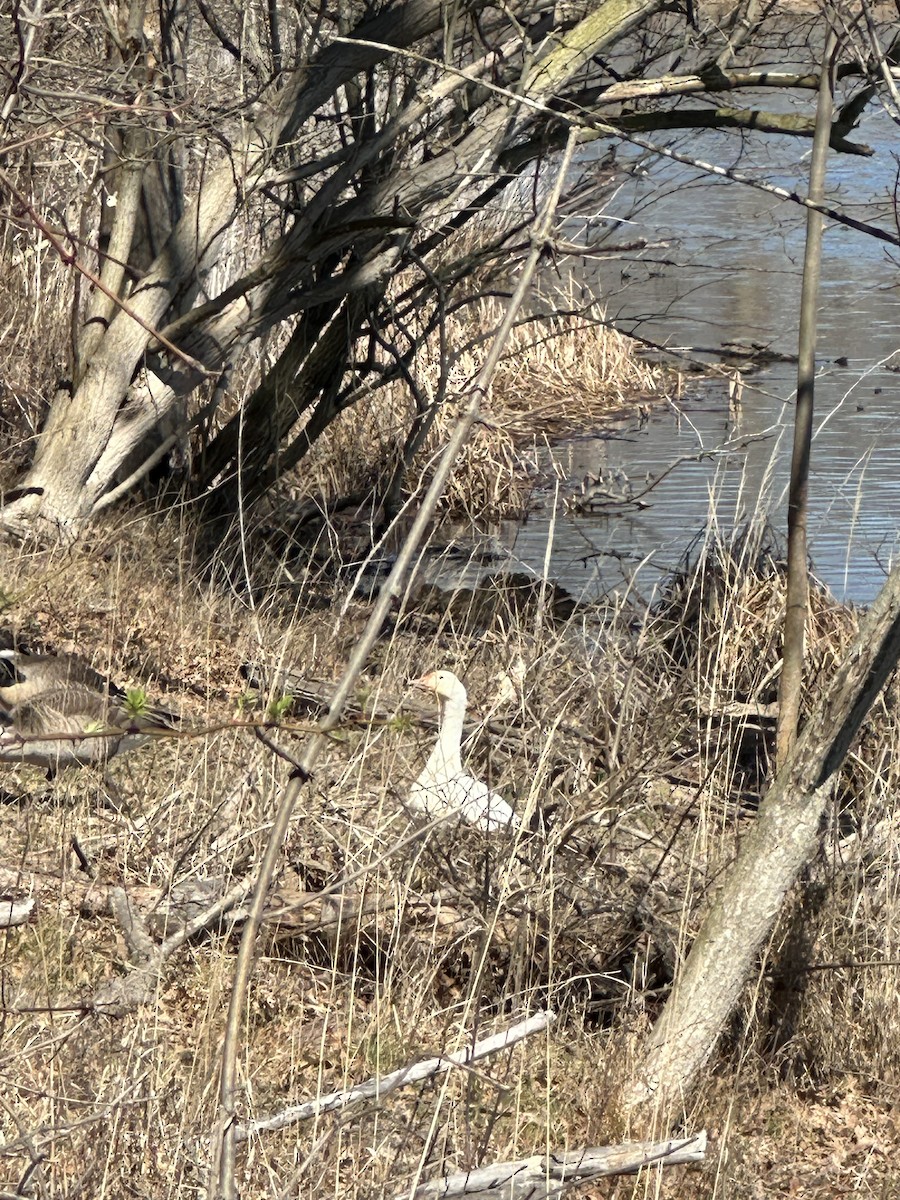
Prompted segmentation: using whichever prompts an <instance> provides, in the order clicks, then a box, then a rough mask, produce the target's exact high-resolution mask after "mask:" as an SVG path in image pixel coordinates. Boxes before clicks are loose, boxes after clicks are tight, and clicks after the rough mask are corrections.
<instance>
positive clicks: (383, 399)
mask: <svg viewBox="0 0 900 1200" xmlns="http://www.w3.org/2000/svg"><path fill="white" fill-rule="evenodd" d="M503 311H504V310H503V306H502V304H501V303H500V302H499V301H497V300H493V299H484V300H480V301H478V302H477V303H475V304H473V305H471V306H469V307H468V308H466V309H465V310H464V311H463V312H462V313H458V314H456V315H454V316H451V317H449V318H448V319H447V322H446V329H445V338H446V344H447V345H448V346H450V347H452V352H451V355H450V359H449V362H444V363H442V361H441V359H440V346H439V342H438V339H437V337H432V338H431V339H429V340H428V341H427V343H426V345H425V348H424V350H423V353H422V355H421V356H420V358H419V359H418V360H417V363H416V379H417V384H418V386H419V388H420V390H421V393H422V395H423V397H424V398H425V400H426V401H427V402H428V403H429V404H433V403H436V402H437V400H438V397H439V395H440V381H441V379H442V378H444V382H445V386H446V391H447V396H448V397H450V399H448V400H447V401H446V402H445V403H443V404H442V405H441V407H440V409H439V411H438V413H437V416H436V419H435V421H434V424H433V426H432V428H431V432H430V434H429V436H428V438H427V439H426V441H425V443H424V445H423V447H422V449H421V450H420V452H419V454H418V456H417V457H416V459H415V460H414V462H413V463H412V469H411V471H410V474H409V478H408V481H407V482H408V485H409V486H414V485H415V484H416V483H417V482H419V481H420V480H427V479H428V478H429V477H430V471H431V463H432V462H433V461H434V458H435V456H436V453H437V451H438V450H439V448H440V447H441V446H442V445H443V444H444V442H445V440H446V438H447V435H448V432H449V430H450V429H451V428H452V426H453V424H454V423H455V421H456V420H457V418H458V416H459V413H460V403H459V402H457V401H456V400H455V399H454V398H455V397H463V398H464V400H463V403H465V402H466V398H467V393H468V389H469V387H470V385H471V383H472V381H473V380H474V378H475V376H476V375H477V374H478V371H479V369H480V367H481V364H482V362H483V359H484V353H485V347H486V346H487V345H489V344H490V341H491V339H492V338H493V336H494V334H495V332H496V330H497V328H498V327H499V325H500V322H501V320H502V318H503ZM668 382H669V381H668V380H667V378H666V376H665V375H664V374H663V372H662V371H661V370H660V369H658V368H656V367H652V366H650V365H649V364H647V363H646V362H643V361H642V360H641V359H640V358H638V357H637V356H636V354H635V351H634V346H633V344H632V343H631V342H630V341H629V339H628V338H626V337H624V336H623V335H622V334H620V333H618V332H617V331H616V330H614V329H611V328H609V327H607V326H606V325H605V324H604V323H603V321H602V319H593V318H592V317H590V316H547V317H541V318H537V317H535V318H529V319H527V320H525V321H523V322H521V323H520V324H519V325H518V326H517V327H516V328H515V329H514V330H513V333H512V335H511V336H510V338H509V341H508V343H507V345H506V348H505V352H504V355H503V358H502V360H501V362H500V364H499V367H498V369H497V372H496V374H495V376H494V380H493V384H492V388H491V396H490V399H489V402H488V404H487V405H486V406H485V408H484V411H483V420H482V421H481V422H480V423H479V424H478V425H477V426H476V428H475V430H474V432H473V436H472V438H471V439H470V441H469V443H468V444H467V446H466V447H465V449H464V450H463V453H462V454H461V456H460V458H459V460H458V462H457V464H456V467H455V469H454V473H453V477H452V479H451V481H450V484H449V486H448V488H447V490H446V493H445V495H444V498H443V500H442V506H443V510H444V512H446V513H449V514H452V515H453V516H456V517H468V518H472V519H474V518H480V519H481V520H490V519H500V518H503V517H510V516H518V515H520V514H521V513H522V512H523V511H524V510H525V509H526V508H527V505H528V502H529V498H530V495H531V491H532V486H533V483H532V481H533V479H534V476H535V472H536V470H537V454H536V447H537V446H541V445H544V444H546V442H547V441H548V440H550V439H554V438H556V439H558V438H561V437H564V436H566V435H570V434H573V433H583V432H584V431H586V430H594V429H596V428H597V427H598V426H599V425H601V424H602V423H603V421H604V420H607V419H608V418H609V416H610V414H611V413H615V414H616V415H617V416H618V417H620V418H621V417H625V418H627V417H628V415H629V414H631V415H633V417H634V420H635V422H637V420H638V419H639V408H640V407H641V406H642V405H645V404H647V403H648V402H649V403H653V402H660V401H662V400H663V399H664V398H665V395H666V390H665V389H666V386H667V383H668ZM414 415H415V406H414V404H413V400H412V397H411V395H410V392H409V389H408V388H407V387H406V386H405V385H401V384H395V385H393V386H391V387H389V388H385V389H384V390H383V391H381V392H378V393H376V394H374V395H373V396H371V397H369V398H367V399H363V400H360V401H359V402H358V403H357V404H355V405H354V406H353V408H352V409H349V410H348V411H347V412H345V413H343V414H342V415H341V416H340V417H339V418H338V419H337V421H335V423H334V424H333V425H332V426H331V428H330V429H329V430H328V431H327V432H326V434H325V435H324V436H323V437H322V438H321V439H320V440H319V441H318V442H317V443H316V446H315V447H314V449H313V451H312V453H311V454H310V455H309V456H308V457H307V459H306V460H304V463H303V467H302V472H298V473H297V475H296V478H295V480H294V490H295V492H296V493H299V494H301V495H318V496H321V497H326V498H327V497H332V498H333V497H339V496H342V495H344V494H347V493H357V492H359V490H360V487H361V486H362V487H363V488H368V489H369V490H370V491H371V492H372V494H373V495H379V494H380V492H381V490H382V489H383V487H384V486H385V484H386V481H387V479H388V478H389V476H390V474H391V472H392V471H393V470H394V469H395V468H396V466H397V463H398V461H399V448H400V447H401V446H402V445H403V440H404V437H405V433H406V431H407V430H408V429H409V427H410V424H411V422H412V420H413V417H414Z"/></svg>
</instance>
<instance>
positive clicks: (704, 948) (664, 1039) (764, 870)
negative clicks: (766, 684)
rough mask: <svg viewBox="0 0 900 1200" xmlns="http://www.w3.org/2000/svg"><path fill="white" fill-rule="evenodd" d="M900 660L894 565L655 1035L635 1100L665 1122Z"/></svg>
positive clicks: (719, 1024)
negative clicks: (856, 739)
mask: <svg viewBox="0 0 900 1200" xmlns="http://www.w3.org/2000/svg"><path fill="white" fill-rule="evenodd" d="M898 658H900V567H895V568H894V570H893V571H892V572H891V575H890V576H889V578H888V580H887V583H886V584H885V586H884V588H883V589H882V591H881V593H880V594H879V596H878V598H877V599H876V601H875V602H874V604H873V605H872V607H871V609H870V610H869V612H868V614H867V615H866V616H865V618H864V619H863V621H862V622H861V624H860V628H859V632H858V634H857V636H856V638H855V640H854V642H853V645H852V646H851V647H850V650H849V651H848V653H847V655H846V657H845V658H844V661H843V663H842V664H841V666H840V667H839V669H838V670H837V671H836V672H835V675H834V678H833V679H832V681H831V684H830V686H829V687H828V688H827V689H826V690H825V692H824V693H823V695H822V696H821V698H820V700H819V702H818V704H817V705H816V708H815V711H814V712H813V714H812V716H811V717H810V720H809V722H808V724H807V725H806V727H805V729H804V730H803V733H802V734H801V736H800V738H799V739H798V741H797V742H796V744H795V746H794V748H793V750H792V751H791V753H790V755H789V756H788V758H787V760H786V761H785V763H784V765H783V766H782V767H781V769H780V770H779V771H778V774H777V775H776V777H775V780H774V782H773V783H772V787H771V788H770V790H769V793H768V795H767V796H766V798H765V800H764V801H763V803H762V806H761V808H760V811H759V817H758V818H757V821H756V824H755V825H754V827H753V829H752V830H751V831H750V833H748V835H747V837H746V838H745V840H744V843H743V845H742V846H741V849H740V853H739V855H738V858H737V861H736V863H735V865H734V867H733V868H732V870H731V873H730V875H729V876H728V879H727V881H726V883H725V886H724V888H723V889H722V892H721V894H720V895H719V896H718V898H717V899H716V901H715V903H714V904H713V907H712V909H711V910H710V912H709V915H708V916H707V917H706V919H705V921H704V922H703V925H702V927H701V929H700V932H699V933H698V935H697V938H696V941H695V942H694V944H693V946H692V947H691V951H690V954H689V955H688V958H687V961H686V962H685V964H684V967H683V968H682V970H681V971H680V972H679V973H678V976H677V978H676V981H675V986H674V987H673V989H672V994H671V995H670V997H669V999H668V1001H667V1002H666V1006H665V1008H664V1009H663V1013H662V1016H661V1017H660V1018H659V1020H658V1021H657V1023H656V1025H655V1026H654V1027H653V1029H652V1030H651V1032H650V1034H649V1037H648V1039H647V1044H646V1046H645V1047H644V1050H643V1054H642V1059H641V1062H640V1063H639V1068H638V1071H637V1073H636V1075H635V1080H634V1083H633V1086H632V1087H631V1090H630V1095H629V1096H628V1102H629V1103H631V1104H646V1103H648V1102H649V1101H654V1102H655V1104H656V1105H657V1106H658V1112H659V1114H660V1115H661V1116H662V1117H663V1119H664V1120H671V1119H673V1118H676V1117H677V1116H678V1115H679V1114H680V1112H681V1109H682V1102H683V1099H684V1097H685V1096H686V1094H687V1093H688V1092H690V1090H691V1089H692V1087H693V1086H694V1083H695V1082H696V1079H697V1075H698V1073H699V1071H700V1069H701V1068H702V1066H703V1064H704V1063H705V1062H706V1060H707V1059H708V1058H709V1056H710V1054H711V1053H712V1051H713V1048H714V1046H715V1043H716V1040H717V1038H718V1037H719V1034H720V1032H721V1030H722V1028H723V1026H724V1024H725V1022H726V1020H727V1019H728V1016H729V1014H730V1013H731V1011H732V1009H733V1008H734V1006H735V1004H736V1003H737V1001H738V998H739V996H740V993H741V990H742V988H743V987H744V984H745V982H746V981H747V979H748V977H749V975H750V972H751V970H752V969H753V964H754V961H755V959H756V956H757V954H758V952H759V950H760V948H761V947H762V945H763V942H764V941H765V939H766V938H767V937H768V936H769V934H770V932H771V930H772V927H773V925H774V923H775V920H776V919H777V917H778V915H779V913H780V912H781V908H782V904H783V902H784V898H785V895H786V893H787V891H788V889H789V888H790V887H791V885H792V884H793V883H794V881H795V880H796V878H797V875H798V874H799V872H800V871H801V869H802V868H803V866H804V865H805V864H806V863H807V862H808V861H809V859H810V857H811V856H812V854H813V853H814V851H815V848H816V843H817V839H818V835H819V832H820V827H821V823H822V817H823V814H824V811H825V804H826V800H827V798H828V795H829V791H830V787H831V780H832V776H833V775H834V773H835V771H837V770H838V768H839V767H840V765H841V763H842V762H843V761H844V758H845V756H846V754H847V751H848V749H849V747H850V744H851V742H852V741H853V739H854V737H855V736H856V734H857V733H858V731H859V728H860V726H861V724H862V722H863V720H864V718H865V716H866V714H867V712H868V711H869V708H870V707H871V705H872V703H873V701H874V700H875V698H876V696H877V695H878V693H879V692H880V690H881V688H882V686H883V685H884V683H885V680H886V679H887V678H888V676H889V675H890V674H891V672H892V671H893V670H894V667H895V666H896V664H897V661H898Z"/></svg>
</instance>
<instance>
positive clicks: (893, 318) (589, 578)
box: [507, 115, 900, 603]
mask: <svg viewBox="0 0 900 1200" xmlns="http://www.w3.org/2000/svg"><path fill="white" fill-rule="evenodd" d="M898 134H900V130H898V129H897V127H896V126H895V125H894V124H893V123H892V122H891V121H890V120H889V119H888V118H887V117H885V116H883V115H878V116H873V117H871V118H869V119H868V120H867V121H866V122H865V123H864V125H863V126H862V127H861V129H860V131H859V139H858V140H860V141H865V142H867V143H869V144H870V145H872V146H873V147H874V148H875V149H876V150H877V155H876V157H875V158H873V159H866V158H861V157H852V158H849V157H846V156H843V157H838V156H832V161H831V166H830V170H829V178H828V194H829V198H831V199H833V200H835V201H837V202H838V203H840V204H841V205H842V206H844V207H846V208H848V209H850V211H852V213H853V215H854V216H862V217H864V218H865V217H867V218H869V219H872V220H877V221H878V223H879V224H881V225H882V226H883V227H885V228H888V229H890V228H892V227H893V223H894V217H893V215H892V211H891V193H892V189H893V184H894V171H895V162H894V160H893V158H892V150H893V149H894V148H900V136H898ZM729 147H731V149H730V150H729ZM808 147H809V143H807V142H803V143H799V142H793V143H787V142H786V141H784V140H779V139H775V138H769V139H759V140H758V144H756V143H755V144H754V147H752V148H751V149H752V153H753V155H754V156H755V157H753V158H747V157H744V158H743V159H742V160H741V163H740V166H741V169H742V170H745V171H747V172H748V173H750V174H756V175H758V177H760V178H764V179H768V180H770V181H772V182H775V183H778V184H781V185H782V186H788V187H797V188H799V189H801V190H805V186H806V184H805V174H806V172H807V170H808V156H807V155H808ZM690 152H691V153H694V154H697V155H698V156H699V157H703V158H707V159H709V160H711V161H715V162H721V163H726V162H728V161H729V153H731V154H733V153H734V143H730V142H728V141H727V140H726V139H725V137H724V136H722V135H709V136H706V137H699V138H694V139H693V140H692V142H691V144H690ZM746 153H747V150H746V148H745V155H746ZM660 188H662V190H663V191H664V192H665V195H664V196H663V198H662V199H659V200H655V201H653V202H652V203H651V202H650V201H651V198H652V196H653V194H654V193H656V192H657V191H658V190H660ZM635 208H636V210H637V211H636V214H635V216H634V218H633V223H631V224H629V225H628V226H624V225H622V226H619V227H618V228H613V229H610V226H609V225H608V224H607V225H605V226H603V227H602V228H603V229H604V230H605V231H606V232H605V233H604V236H606V237H607V238H608V239H609V240H610V241H612V242H615V241H617V240H619V241H631V240H634V239H635V238H637V237H645V238H648V239H649V240H651V241H652V242H654V243H656V246H655V248H653V249H648V250H647V251H646V253H645V254H644V255H643V257H642V258H641V259H640V260H638V261H636V262H635V261H626V260H623V259H616V260H614V261H612V262H608V263H607V265H606V266H605V268H604V269H603V273H602V274H601V275H599V276H596V275H595V276H593V277H590V278H584V279H583V280H582V281H581V282H582V284H583V286H584V288H585V289H586V290H588V291H590V292H591V293H592V294H595V295H597V296H599V297H602V298H603V299H604V301H605V302H606V304H607V308H608V312H609V314H610V315H611V316H615V317H616V319H617V320H618V322H619V324H620V325H621V327H622V328H624V329H627V330H634V331H636V332H638V333H640V334H641V335H643V336H644V337H647V338H651V339H654V340H658V341H664V342H666V344H668V345H679V344H680V345H684V346H691V347H695V348H696V347H717V346H719V345H720V344H721V343H722V342H724V341H729V340H738V341H742V342H757V343H763V344H765V345H766V346H768V347H770V348H771V349H773V350H776V351H780V352H783V353H789V354H793V353H795V352H796V343H797V321H798V308H799V295H800V278H801V271H802V256H803V244H804V235H805V217H804V214H803V212H802V211H801V210H800V209H799V208H797V206H795V205H791V204H786V203H783V202H780V201H777V200H775V199H773V198H772V197H770V196H767V195H764V194H763V193H761V192H758V191H755V190H751V189H749V188H745V187H740V186H736V185H734V184H730V183H718V184H710V183H708V182H704V183H703V185H702V186H701V185H700V184H699V183H698V182H697V178H696V175H695V174H694V173H692V172H691V171H690V170H689V169H687V168H684V167H682V166H679V165H678V164H668V165H666V166H664V167H663V168H662V169H661V170H660V171H659V172H657V169H656V168H654V175H653V177H652V179H651V180H648V179H647V178H646V177H643V176H640V175H636V176H635V177H634V178H633V179H630V180H629V182H628V184H627V186H626V187H624V188H623V189H622V190H621V192H620V193H619V195H618V196H617V197H616V198H615V200H614V201H613V204H612V206H611V208H610V209H609V210H608V212H609V213H610V214H611V215H619V214H621V215H623V216H624V215H626V214H628V213H629V212H632V211H633V210H635ZM892 255H893V257H894V258H897V256H898V252H897V250H896V248H893V249H892V248H891V247H890V246H886V245H885V243H883V242H878V241H875V240H873V239H871V238H868V237H866V236H865V235H863V234H861V233H857V232H855V231H852V230H848V229H845V228H842V227H839V226H835V225H834V224H832V223H828V224H827V225H826V233H825V239H824V258H823V264H822V284H821V292H820V317H819V340H818V353H817V383H816V420H815V428H816V432H815V441H814V445H813V460H812V476H811V481H810V503H811V518H810V553H811V557H812V562H813V569H814V571H815V573H816V575H817V576H818V577H819V578H820V579H821V580H823V581H824V582H825V583H827V584H828V586H829V587H830V588H831V589H832V590H833V591H834V592H835V594H836V595H837V596H839V597H842V598H846V599H850V600H853V601H855V602H858V603H868V602H869V601H870V600H871V599H872V598H873V597H874V595H875V594H876V593H877V591H878V589H879V587H880V585H881V582H882V581H883V579H884V575H885V573H886V571H887V570H888V569H889V567H890V565H891V563H892V561H893V559H894V557H895V555H896V553H897V550H898V527H900V454H898V450H900V428H898V417H900V404H898V399H900V375H898V374H897V373H896V371H895V370H892V369H891V368H893V367H900V354H898V353H897V351H898V347H900V309H898V306H900V291H898V282H900V281H898V278H897V269H896V267H895V265H894V262H893V261H892V258H891V256H892ZM664 260H670V261H668V262H667V261H664ZM672 260H674V261H672ZM837 360H840V362H838V361H837ZM844 360H846V364H845V363H844ZM795 387H796V367H795V366H794V365H793V364H781V363H779V364H775V365H774V366H771V367H769V368H767V369H766V370H765V371H761V372H757V373H755V374H753V375H750V376H747V377H745V384H744V390H743V396H742V402H741V404H740V406H739V407H730V406H729V400H728V394H727V389H726V386H725V384H724V383H719V382H709V381H704V382H702V383H698V382H696V381H695V380H692V379H691V378H690V377H688V378H687V379H686V383H685V393H684V396H683V397H682V399H681V400H680V401H679V402H678V405H677V406H676V407H675V408H660V409H659V410H658V411H656V412H655V413H654V415H653V416H652V417H651V419H650V421H649V422H648V423H647V424H646V426H645V427H644V428H642V429H639V428H638V427H637V425H638V423H637V421H635V422H634V423H633V424H632V425H631V427H630V428H629V427H628V425H627V423H626V427H625V428H623V429H621V430H619V431H616V432H614V433H613V434H612V435H611V436H599V435H598V436H596V437H585V438H580V439H577V440H575V441H571V442H568V443H566V444H564V445H562V446H559V447H558V448H557V449H556V450H555V452H554V457H555V459H556V461H557V462H558V463H559V464H560V466H561V467H562V468H563V471H564V473H565V475H566V476H567V478H568V479H569V481H570V482H571V483H574V482H577V481H580V480H581V478H582V477H583V476H584V475H585V474H586V473H587V472H588V471H594V472H596V470H597V468H598V467H599V466H601V465H603V466H604V467H611V468H619V469H621V470H623V471H624V472H625V473H626V474H627V475H628V477H629V478H630V480H631V481H632V483H633V485H634V486H635V488H636V489H637V488H638V487H639V485H641V484H642V482H643V480H644V478H645V476H646V475H647V473H648V472H650V473H651V474H652V475H654V476H658V475H660V474H661V473H662V472H663V471H665V470H666V469H667V468H668V467H669V466H671V465H672V464H673V463H675V462H676V460H679V459H684V461H682V462H680V463H679V465H678V466H676V467H675V469H674V470H673V471H672V472H671V473H670V474H669V475H668V476H667V477H666V478H665V480H664V481H663V482H662V483H661V484H660V485H659V486H658V487H657V488H656V489H655V490H654V491H653V492H652V494H651V495H649V496H648V497H647V499H648V501H650V502H651V507H650V508H648V509H647V510H645V511H643V512H637V513H629V514H628V515H617V516H607V515H586V516H572V515H569V514H567V513H566V512H565V511H564V510H563V508H562V505H561V503H557V502H556V498H555V497H554V495H553V494H547V495H545V496H544V497H543V500H544V509H543V511H542V512H541V513H539V514H538V515H537V516H532V517H531V518H530V519H529V521H528V522H527V523H526V524H525V525H523V526H521V527H518V528H514V529H509V530H507V540H508V542H509V543H510V544H511V545H512V546H513V549H514V553H515V555H516V556H517V557H519V558H520V559H521V560H522V561H523V562H525V563H526V564H527V565H528V566H530V567H533V568H535V569H537V570H541V569H543V565H544V562H545V556H546V554H547V545H548V539H551V538H552V541H551V543H550V556H549V561H550V570H551V574H552V575H553V577H555V578H556V579H558V580H559V581H560V582H561V583H563V584H564V585H565V586H566V587H568V588H569V589H570V590H571V591H573V592H574V593H575V594H577V595H596V594H598V593H599V592H601V591H604V590H606V589H608V588H609V587H617V588H619V589H621V588H622V587H624V586H626V584H628V583H629V581H633V580H634V573H635V568H636V566H637V564H642V565H641V566H640V569H639V571H638V575H637V586H638V587H639V588H640V590H641V591H642V592H643V593H644V594H645V595H647V594H650V593H651V592H652V590H653V588H654V586H655V585H656V583H658V581H659V579H660V578H662V577H663V575H664V572H665V570H666V569H667V568H669V567H671V566H672V565H673V564H675V563H677V561H678V560H679V558H680V557H681V555H682V554H683V552H684V551H685V549H686V547H687V545H688V544H689V542H690V540H691V538H692V537H693V536H694V535H695V534H696V533H697V532H698V531H700V530H701V529H703V527H704V525H706V523H707V522H708V521H709V519H710V514H712V517H713V520H714V522H716V523H717V524H718V525H719V527H720V528H721V529H722V530H723V531H727V530H729V529H731V528H732V527H733V526H734V524H735V523H736V522H740V521H741V520H742V519H744V518H746V516H747V515H748V514H749V513H751V512H753V511H755V510H758V509H759V508H760V507H762V508H763V509H764V511H766V512H767V513H768V515H769V517H770V519H771V521H772V523H773V524H774V525H775V526H776V527H778V528H782V529H783V527H784V524H785V491H786V485H787V479H788V471H789V462H790V451H791V438H792V431H791V422H792V417H793V404H794V389H795ZM700 454H704V455H705V457H703V458H702V459H700V460H699V461H698V460H697V456H698V455H700Z"/></svg>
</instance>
